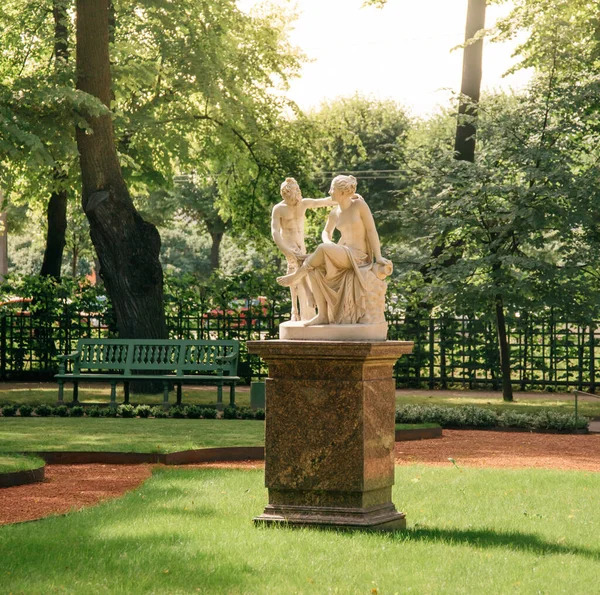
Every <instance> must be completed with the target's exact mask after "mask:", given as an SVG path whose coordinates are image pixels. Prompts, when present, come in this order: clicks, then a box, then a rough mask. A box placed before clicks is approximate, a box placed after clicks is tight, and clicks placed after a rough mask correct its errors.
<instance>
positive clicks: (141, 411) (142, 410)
mask: <svg viewBox="0 0 600 595" xmlns="http://www.w3.org/2000/svg"><path fill="white" fill-rule="evenodd" d="M135 414H136V415H137V416H138V417H141V418H144V419H145V418H147V417H150V415H151V414H152V407H150V405H138V406H137V407H136V408H135Z"/></svg>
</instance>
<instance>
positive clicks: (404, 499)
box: [0, 466, 600, 595]
mask: <svg viewBox="0 0 600 595" xmlns="http://www.w3.org/2000/svg"><path fill="white" fill-rule="evenodd" d="M599 491H600V474H597V473H582V472H558V471H542V470H530V471H508V470H481V469H458V468H439V467H426V466H410V467H399V468H397V477H396V487H395V490H394V493H395V502H396V506H397V507H398V509H399V510H403V511H404V512H406V513H407V519H408V526H409V529H408V531H406V532H403V533H396V534H391V535H380V534H366V533H335V532H323V531H315V530H307V529H302V530H289V529H283V528H279V529H274V528H257V527H254V526H253V524H252V521H251V519H252V517H253V516H255V515H258V514H260V513H261V512H262V510H263V507H264V505H265V504H266V491H265V489H264V487H263V473H262V472H261V471H240V470H221V469H197V470H183V469H170V468H160V469H158V470H157V471H155V474H154V476H153V478H152V479H151V480H149V481H148V482H147V483H146V484H145V485H143V486H142V487H141V488H140V489H138V490H136V491H134V492H131V493H129V494H128V495H126V496H125V497H123V498H122V499H120V500H117V501H112V502H107V503H104V504H102V505H101V506H98V507H97V508H90V509H86V510H83V511H81V512H73V513H71V514H69V515H67V516H65V517H54V518H49V519H46V520H42V521H38V522H35V523H26V524H22V525H14V526H5V527H0V584H1V585H2V591H3V592H7V593H8V592H13V593H28V594H46V593H53V592H64V593H127V594H137V593H140V594H145V593H169V594H172V593H195V592H198V593H223V594H238V593H240V594H241V593H274V594H278V595H279V594H288V593H290V594H292V593H319V594H321V593H340V594H347V593H351V594H352V593H361V594H365V595H369V594H375V593H377V594H381V595H383V594H388V593H390V594H391V593H417V594H421V593H428V594H429V593H432V594H433V593H439V594H447V593H461V594H463V593H467V594H471V593H472V594H476V595H480V594H481V593H486V592H487V593H493V594H503V593H519V594H523V593H525V594H530V593H531V594H537V593H545V594H554V593H595V592H597V587H598V582H597V581H598V562H599V561H600V512H599V509H598V506H597V498H596V495H597V494H598V493H599Z"/></svg>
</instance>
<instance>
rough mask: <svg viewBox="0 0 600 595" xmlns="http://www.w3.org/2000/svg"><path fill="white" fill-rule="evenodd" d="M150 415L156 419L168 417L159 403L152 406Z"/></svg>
mask: <svg viewBox="0 0 600 595" xmlns="http://www.w3.org/2000/svg"><path fill="white" fill-rule="evenodd" d="M152 415H153V417H155V418H156V419H163V418H165V417H169V414H168V413H167V412H166V411H165V410H164V409H163V408H162V407H161V406H160V405H156V406H155V407H152Z"/></svg>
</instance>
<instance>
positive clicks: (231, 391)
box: [229, 382, 235, 407]
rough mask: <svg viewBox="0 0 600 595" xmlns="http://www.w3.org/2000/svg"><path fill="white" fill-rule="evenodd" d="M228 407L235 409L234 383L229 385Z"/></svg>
mask: <svg viewBox="0 0 600 595" xmlns="http://www.w3.org/2000/svg"><path fill="white" fill-rule="evenodd" d="M229 406H230V407H235V382H232V383H231V384H230V385H229Z"/></svg>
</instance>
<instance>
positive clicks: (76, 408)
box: [69, 405, 84, 417]
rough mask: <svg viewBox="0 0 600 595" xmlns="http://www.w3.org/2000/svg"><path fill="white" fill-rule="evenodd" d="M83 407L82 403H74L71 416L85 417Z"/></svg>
mask: <svg viewBox="0 0 600 595" xmlns="http://www.w3.org/2000/svg"><path fill="white" fill-rule="evenodd" d="M83 413H84V412H83V407H81V405H73V407H71V409H69V417H83Z"/></svg>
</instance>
